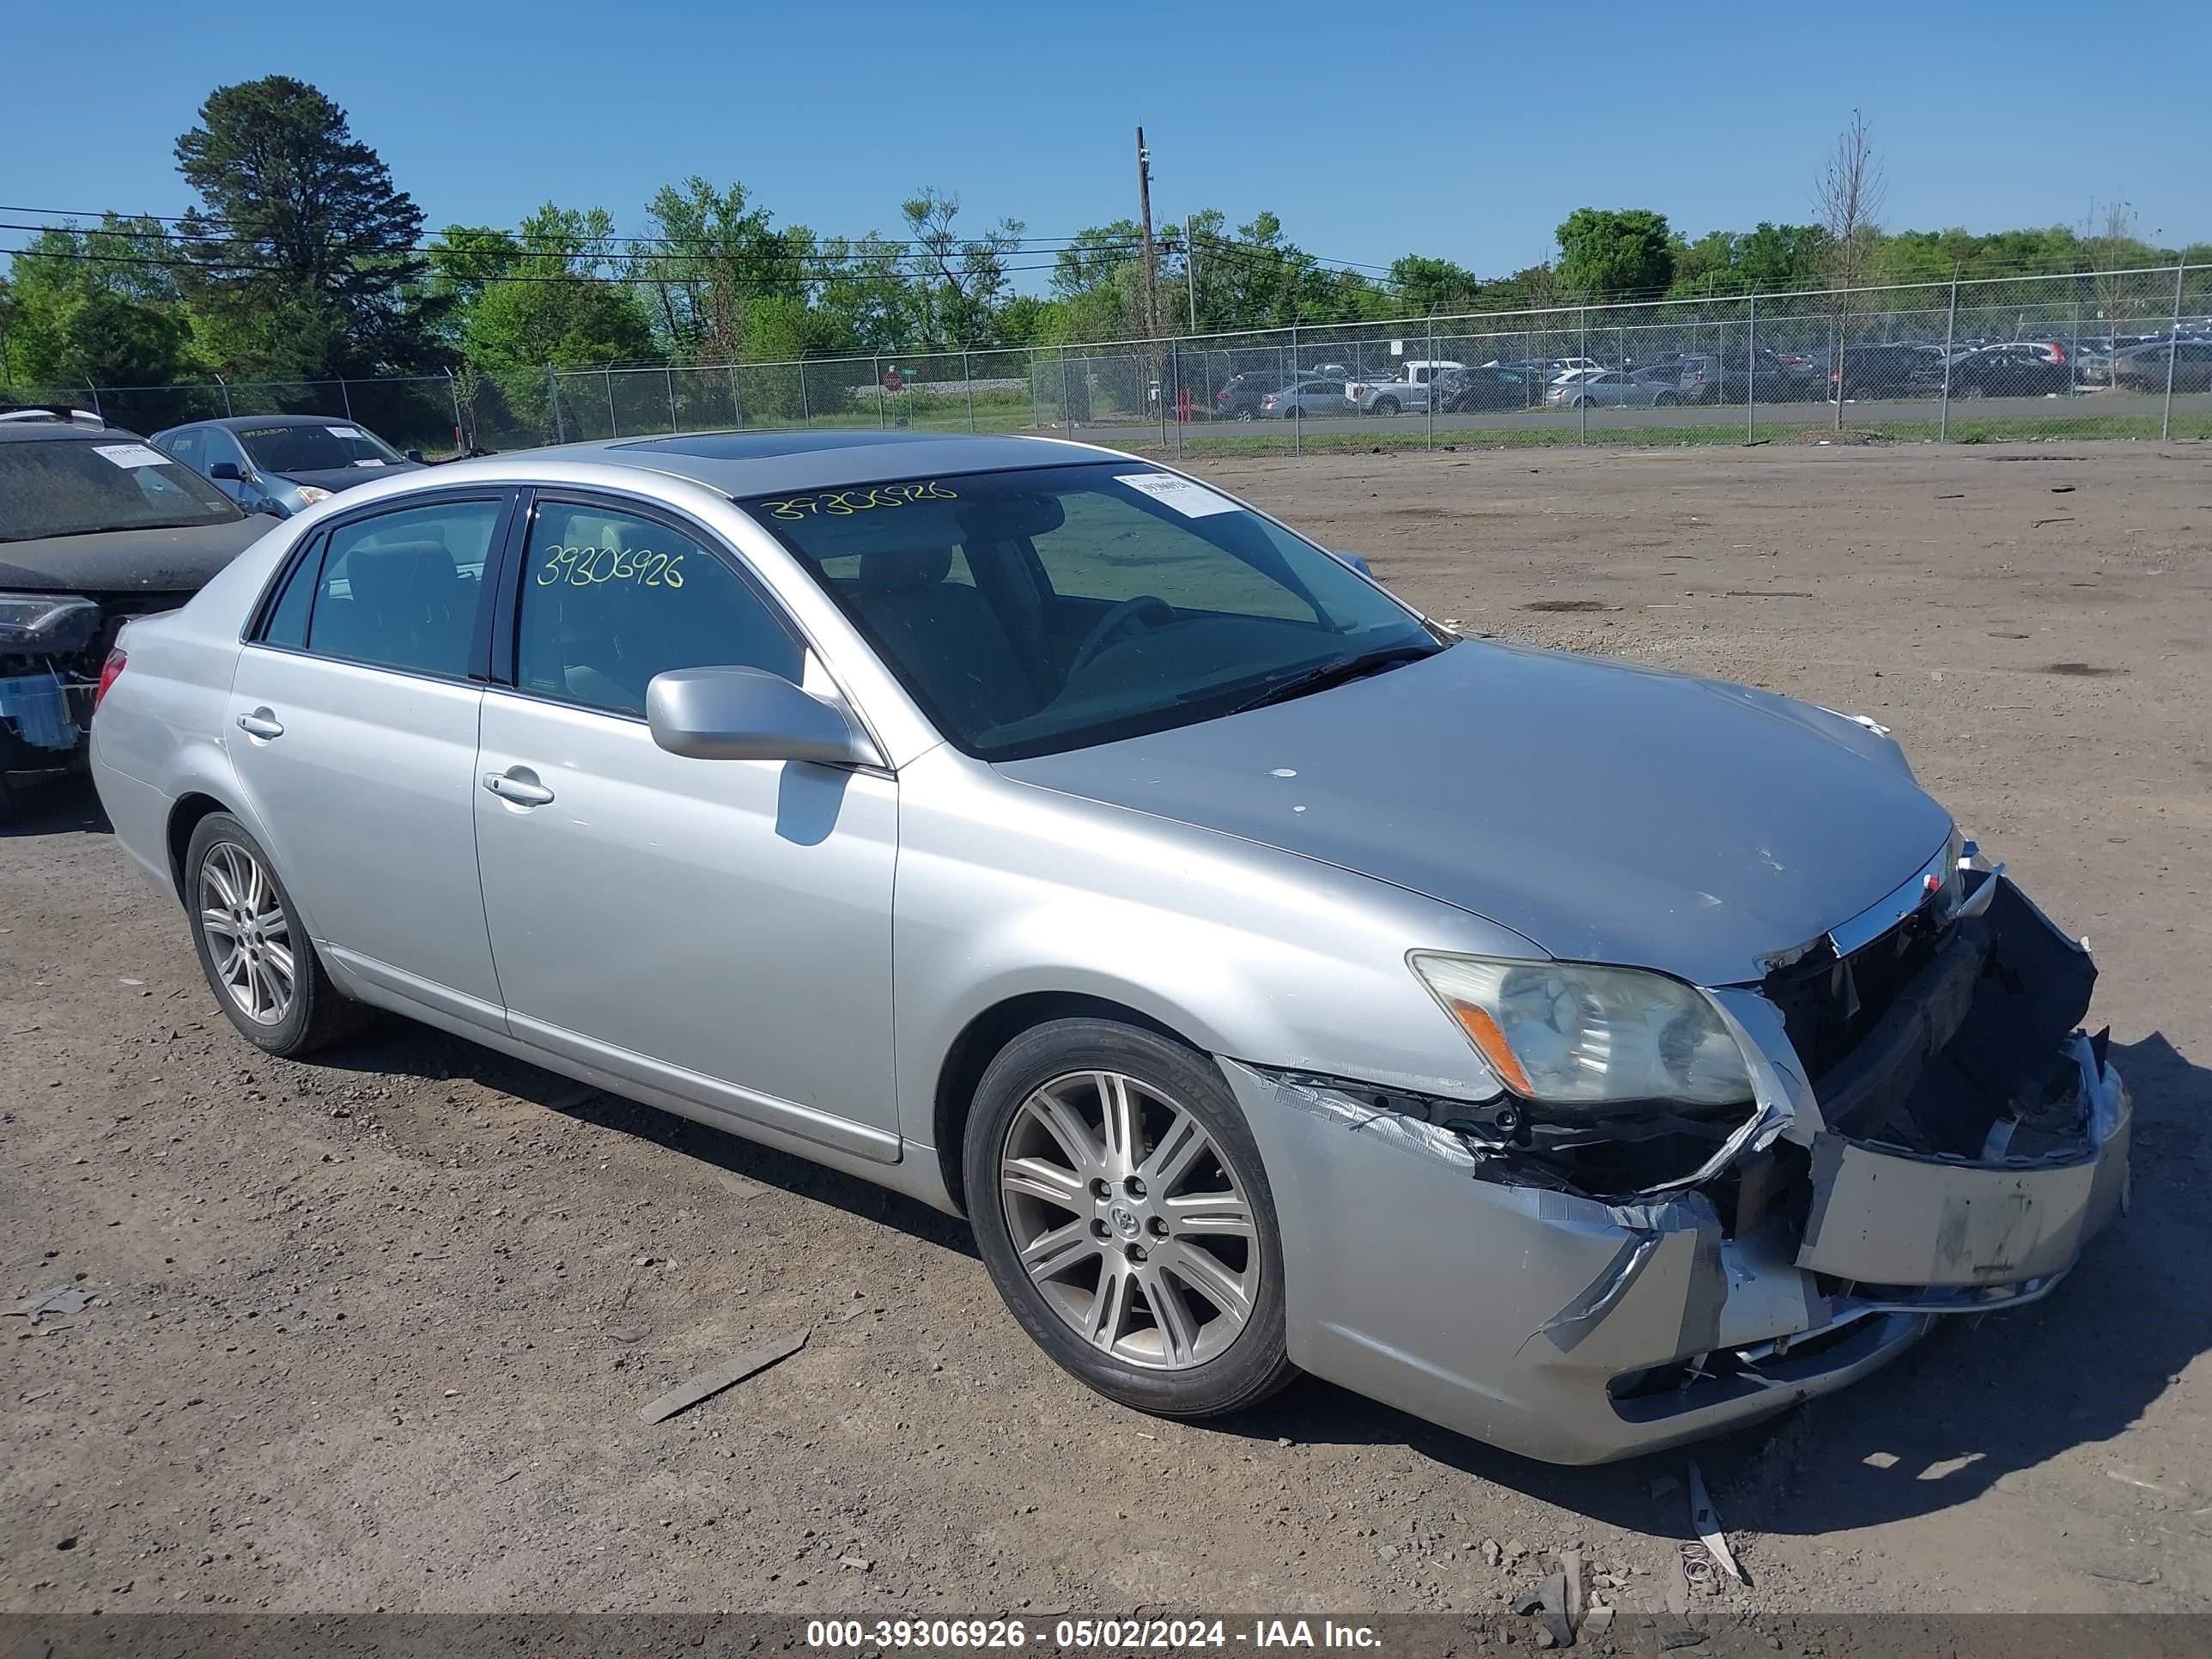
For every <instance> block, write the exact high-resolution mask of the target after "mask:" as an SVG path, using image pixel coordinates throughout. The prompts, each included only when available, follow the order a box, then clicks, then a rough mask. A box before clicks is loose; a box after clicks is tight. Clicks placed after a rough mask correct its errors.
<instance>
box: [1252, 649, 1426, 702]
mask: <svg viewBox="0 0 2212 1659" xmlns="http://www.w3.org/2000/svg"><path fill="white" fill-rule="evenodd" d="M1441 650H1443V647H1442V646H1440V645H1390V646H1383V647H1379V648H1377V649H1376V650H1373V651H1359V652H1355V653H1352V655H1351V656H1348V657H1339V658H1337V659H1335V660H1334V662H1325V663H1320V664H1317V665H1315V666H1314V667H1311V668H1309V669H1307V670H1306V671H1304V673H1300V674H1293V675H1291V677H1290V678H1288V679H1286V680H1278V681H1276V682H1275V684H1273V685H1271V686H1269V687H1268V688H1267V690H1264V691H1262V692H1261V693H1260V694H1259V695H1258V696H1255V697H1248V698H1247V699H1245V701H1243V702H1240V703H1238V704H1237V706H1236V707H1235V708H1231V710H1230V711H1229V712H1230V713H1231V714H1243V713H1244V712H1245V711H1246V710H1247V709H1250V708H1267V706H1268V705H1269V704H1270V703H1278V702H1290V701H1291V699H1292V698H1293V697H1304V696H1310V695H1311V694H1312V693H1314V692H1316V691H1326V690H1328V688H1329V687H1330V686H1332V685H1342V684H1344V683H1345V682H1346V680H1356V679H1361V678H1364V677H1365V676H1367V675H1369V674H1379V673H1381V672H1382V671H1383V670H1384V669H1386V668H1395V667H1397V666H1398V665H1400V664H1401V663H1409V662H1419V660H1420V659H1422V658H1424V657H1433V656H1434V655H1436V653H1437V652H1439V651H1441Z"/></svg>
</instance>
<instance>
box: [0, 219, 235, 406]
mask: <svg viewBox="0 0 2212 1659" xmlns="http://www.w3.org/2000/svg"><path fill="white" fill-rule="evenodd" d="M174 258H175V256H174V255H173V253H172V252H169V251H168V244H167V242H166V241H165V240H163V238H162V236H161V227H160V226H159V225H158V224H156V223H155V222H153V221H152V220H143V219H124V218H118V217H117V216H114V215H112V214H110V215H108V216H106V218H104V219H103V220H102V221H101V222H100V227H99V228H97V229H94V230H78V229H76V228H70V229H65V230H47V231H41V232H40V234H38V235H36V236H34V237H33V238H32V240H31V242H30V245H29V246H27V247H26V248H25V249H24V250H23V251H22V252H21V253H18V254H17V255H15V271H14V281H13V283H12V284H11V294H10V298H9V316H8V319H7V324H6V330H5V334H6V348H5V356H4V358H0V368H4V370H5V378H6V379H8V380H15V381H20V382H25V383H28V384H33V385H47V386H88V385H89V386H164V385H167V384H168V383H170V382H171V381H173V380H177V379H179V377H180V376H181V375H183V374H185V372H186V371H187V369H188V367H189V364H190V360H191V344H192V331H191V319H189V317H188V316H187V315H186V314H185V307H184V305H183V302H182V300H181V299H180V297H179V294H178V292H177V286H176V283H175V282H174V281H173V276H174V272H173V270H171V269H170V266H171V265H172V264H173V263H174Z"/></svg>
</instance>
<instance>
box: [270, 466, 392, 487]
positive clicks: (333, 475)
mask: <svg viewBox="0 0 2212 1659" xmlns="http://www.w3.org/2000/svg"><path fill="white" fill-rule="evenodd" d="M420 471H422V462H420V461H393V462H392V463H391V464H390V465H386V466H317V467H306V468H301V469H299V470H297V471H290V472H272V473H270V475H269V476H270V477H272V478H284V479H288V480H289V481H290V482H291V483H301V484H313V485H314V487H315V488H316V489H328V490H332V491H336V490H340V489H352V488H353V487H354V486H355V485H356V484H365V483H374V482H375V481H376V480H377V479H379V478H396V477H398V476H399V475H400V474H401V473H403V472H420Z"/></svg>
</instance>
